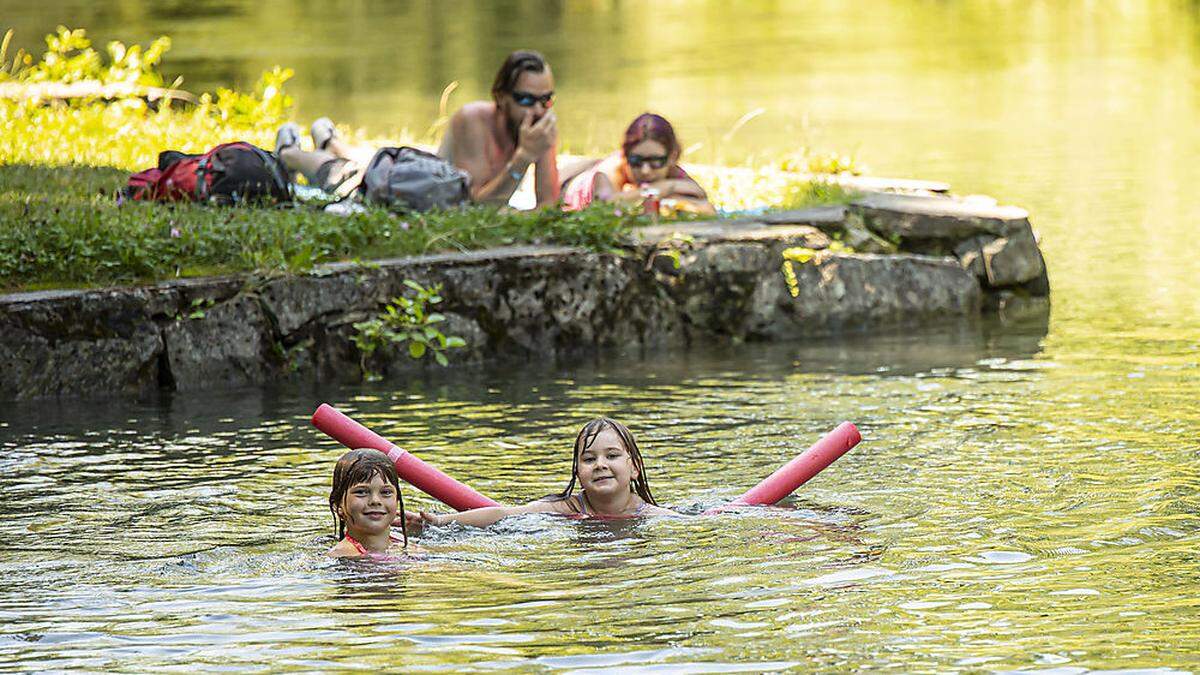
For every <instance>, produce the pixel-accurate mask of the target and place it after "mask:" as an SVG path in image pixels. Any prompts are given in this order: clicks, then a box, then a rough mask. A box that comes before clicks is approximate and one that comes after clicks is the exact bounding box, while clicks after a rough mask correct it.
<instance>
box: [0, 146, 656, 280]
mask: <svg viewBox="0 0 1200 675" xmlns="http://www.w3.org/2000/svg"><path fill="white" fill-rule="evenodd" d="M124 178H125V174H124V172H122V171H118V170H115V169H103V168H84V167H38V166H28V165H15V166H4V167H0V223H3V226H0V288H2V289H5V290H8V291H13V290H21V289H37V288H48V287H76V286H95V285H112V284H132V283H142V282H149V281H156V280H162V279H169V278H174V277H180V276H196V275H211V274H224V273H232V272H241V271H251V270H253V271H258V272H262V273H275V272H295V271H304V270H307V269H309V268H311V267H312V266H313V265H315V264H319V263H323V262H329V261H336V260H351V259H364V260H365V259H371V258H384V257H391V256H403V255H416V254H423V253H431V252H437V251H465V250H470V249H480V248H487V247H493V246H502V245H508V244H518V243H547V244H562V245H568V246H581V247H586V248H591V249H596V250H604V249H607V248H610V247H612V246H614V245H616V244H617V243H618V242H619V241H620V240H621V238H622V236H623V235H624V234H625V233H626V232H627V231H628V230H629V228H630V227H632V226H633V225H634V224H635V219H634V218H633V217H632V216H630V215H624V216H616V215H614V214H613V212H612V210H611V209H610V208H604V207H596V208H592V209H588V210H585V211H582V212H579V213H570V214H567V213H561V212H557V211H538V212H521V213H505V212H501V211H498V210H497V209H494V208H489V207H482V206H473V207H468V208H464V209H461V210H459V209H456V210H449V211H442V212H432V213H426V214H420V215H411V216H397V215H395V214H392V213H390V212H388V211H385V210H382V209H372V210H369V211H368V212H367V213H364V214H359V215H354V216H350V217H339V216H332V215H328V214H325V213H322V212H320V211H318V210H315V209H313V208H311V207H307V206H296V207H285V208H252V207H234V208H214V207H205V206H199V205H195V204H147V203H130V202H126V203H124V204H122V205H119V206H118V205H117V204H116V203H115V201H114V200H113V197H112V194H113V191H114V190H115V189H116V188H117V187H119V186H120V185H122V184H123V182H124Z"/></svg>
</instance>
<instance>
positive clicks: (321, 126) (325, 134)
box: [308, 117, 337, 150]
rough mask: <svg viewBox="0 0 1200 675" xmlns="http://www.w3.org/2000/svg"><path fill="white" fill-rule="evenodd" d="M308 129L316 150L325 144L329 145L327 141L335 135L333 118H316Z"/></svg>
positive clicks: (335, 129)
mask: <svg viewBox="0 0 1200 675" xmlns="http://www.w3.org/2000/svg"><path fill="white" fill-rule="evenodd" d="M308 131H309V133H311V134H312V139H313V145H314V146H316V148H317V149H318V150H324V149H325V146H327V145H329V141H331V140H333V139H334V137H336V136H337V127H335V126H333V120H331V119H329V118H328V117H321V118H319V119H317V121H315V122H313V123H312V127H310V128H309V130H308Z"/></svg>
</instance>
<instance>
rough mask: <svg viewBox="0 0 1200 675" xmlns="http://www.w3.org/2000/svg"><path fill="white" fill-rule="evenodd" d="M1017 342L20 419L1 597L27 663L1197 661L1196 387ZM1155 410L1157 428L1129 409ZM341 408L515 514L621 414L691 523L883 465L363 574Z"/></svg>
mask: <svg viewBox="0 0 1200 675" xmlns="http://www.w3.org/2000/svg"><path fill="white" fill-rule="evenodd" d="M997 330H998V329H997V328H996V327H994V326H984V327H969V326H964V327H957V328H952V329H949V330H943V331H932V332H928V333H917V334H912V335H893V336H884V337H881V338H875V339H867V338H851V339H843V340H836V341H832V340H831V341H817V342H812V343H808V344H804V345H794V344H793V345H781V344H777V345H769V346H767V345H743V346H736V347H723V348H712V349H708V348H697V349H694V350H691V351H689V352H688V353H687V354H684V355H676V354H660V353H654V354H648V355H644V356H638V355H637V354H627V355H624V357H621V358H618V357H616V356H614V355H607V356H603V357H601V358H599V359H596V360H592V361H589V362H587V363H583V364H579V365H578V366H576V367H571V368H553V367H544V366H543V367H535V368H530V367H522V368H520V369H517V370H514V369H512V368H511V367H503V366H497V367H493V368H489V369H487V370H485V371H479V372H466V371H460V372H454V373H451V374H450V375H449V377H444V378H443V377H440V376H439V379H437V380H424V381H418V382H413V383H410V384H409V386H407V387H405V388H404V389H403V390H391V389H389V388H388V387H386V386H382V385H377V386H370V387H361V388H358V389H338V390H329V391H324V392H294V391H293V392H283V393H270V392H268V393H262V394H260V393H252V392H247V393H241V394H228V395H217V394H213V395H207V396H190V397H187V398H186V399H183V398H180V399H176V400H175V401H172V402H165V403H164V404H162V405H138V404H111V405H108V406H102V407H95V408H93V407H90V406H84V407H83V408H82V409H78V410H77V409H76V408H77V407H78V406H77V405H74V404H62V405H56V404H50V405H47V404H39V405H37V406H18V407H17V408H15V409H13V410H12V412H14V413H21V412H24V411H32V410H34V409H35V408H36V409H37V410H39V416H38V418H37V419H36V421H35V420H34V418H32V417H31V416H24V417H22V418H20V419H19V420H18V419H13V420H10V421H7V422H6V424H7V425H8V426H7V428H6V432H7V433H6V437H7V438H8V439H9V440H8V441H7V442H6V443H5V448H4V459H3V463H4V466H3V469H4V470H3V475H4V478H3V479H0V480H2V482H3V491H2V493H0V494H3V497H2V498H3V500H4V509H5V512H6V513H8V514H11V515H10V516H9V517H7V518H6V519H5V520H4V522H3V525H2V526H0V536H2V537H3V540H4V541H5V542H7V548H6V552H5V555H4V559H3V563H2V568H3V573H4V575H5V577H6V578H7V579H14V580H19V582H20V586H19V587H18V586H15V585H8V586H6V588H5V590H4V591H3V595H4V601H3V606H4V609H3V610H2V612H3V613H2V614H0V617H2V618H0V620H2V621H3V622H4V625H5V627H6V633H7V634H8V635H9V637H8V638H6V639H5V640H4V641H3V642H0V663H7V664H9V665H16V664H32V663H38V664H40V665H39V667H63V668H67V667H71V668H76V667H91V668H106V667H113V666H114V665H115V664H117V663H120V664H123V666H124V667H133V668H135V669H152V668H160V667H164V666H167V665H169V664H177V663H189V664H194V665H200V666H204V665H207V666H210V667H215V666H217V665H226V666H234V667H248V666H250V665H252V664H255V663H263V662H266V661H269V662H270V663H271V664H272V665H273V666H275V667H280V668H285V667H294V668H317V669H321V668H330V667H334V666H338V665H346V664H348V663H350V662H353V663H355V664H359V665H363V666H366V667H370V666H378V667H390V668H398V667H402V668H403V669H405V670H420V669H425V668H430V669H454V668H457V667H466V666H468V665H469V666H471V667H473V668H478V669H495V668H501V669H502V668H513V667H531V666H543V667H546V668H567V669H589V668H603V667H610V666H615V665H623V666H639V667H647V666H653V665H656V664H657V665H662V666H666V665H667V664H672V665H673V667H677V668H682V669H702V668H706V667H715V666H718V665H720V666H722V667H724V666H732V665H734V664H740V665H743V666H746V667H748V668H750V669H784V668H788V667H791V665H792V664H804V665H805V666H806V667H810V668H811V667H819V668H831V669H842V668H862V667H884V666H887V665H901V666H903V667H904V668H905V669H921V668H931V669H945V668H976V667H986V668H989V669H990V668H1000V669H1009V668H1039V667H1052V666H1058V665H1063V664H1073V665H1082V666H1084V667H1118V666H1120V667H1148V666H1161V665H1183V664H1189V663H1194V662H1195V658H1196V654H1195V653H1194V651H1193V646H1192V645H1194V644H1195V640H1196V639H1197V638H1200V634H1197V632H1196V628H1195V627H1196V626H1197V625H1200V622H1198V621H1197V619H1200V606H1198V605H1200V603H1198V602H1197V600H1196V599H1195V598H1196V595H1195V594H1194V593H1189V592H1187V590H1188V589H1191V588H1194V584H1195V582H1196V577H1197V575H1198V574H1200V563H1197V561H1196V559H1195V555H1194V552H1195V549H1196V546H1197V543H1198V539H1200V537H1198V536H1197V532H1198V530H1200V471H1197V470H1196V469H1195V468H1194V467H1195V466H1197V463H1196V459H1197V455H1200V444H1197V441H1196V440H1195V439H1196V436H1197V430H1200V419H1197V415H1196V412H1195V411H1194V410H1191V411H1186V410H1175V409H1171V408H1159V409H1160V410H1162V411H1163V413H1155V412H1153V406H1154V405H1155V403H1154V396H1155V394H1154V392H1155V391H1158V390H1166V391H1169V392H1172V393H1179V392H1178V389H1179V386H1180V382H1183V383H1185V384H1184V385H1183V386H1185V387H1188V386H1190V387H1191V388H1192V389H1191V391H1192V393H1193V394H1195V393H1196V388H1195V382H1196V381H1197V380H1196V375H1197V374H1198V373H1197V372H1196V371H1197V366H1196V364H1195V363H1192V364H1191V365H1190V366H1189V365H1187V364H1185V363H1182V362H1174V361H1172V359H1171V358H1169V357H1168V358H1165V359H1162V361H1164V362H1165V363H1162V364H1160V365H1159V366H1155V367H1152V366H1151V364H1150V363H1149V362H1148V361H1147V359H1146V357H1145V356H1139V357H1135V358H1132V359H1129V360H1124V359H1114V358H1110V359H1108V360H1107V361H1106V363H1107V364H1108V365H1107V367H1106V368H1104V369H1099V368H1097V367H1096V364H1094V363H1092V362H1090V361H1087V362H1085V363H1084V365H1083V366H1082V367H1081V366H1079V365H1077V361H1079V359H1081V358H1082V356H1079V355H1069V354H1064V355H1063V356H1064V358H1056V357H1055V355H1054V354H1050V353H1046V352H1043V351H1040V348H1039V343H1040V341H1041V340H1042V339H1043V333H1042V331H1043V330H1044V325H1043V327H1042V328H1039V326H1038V324H1037V322H1036V321H1035V322H1033V323H1032V324H1029V325H1025V326H1018V327H1010V328H1008V329H1005V330H1004V331H1002V332H996V331H997ZM1149 361H1151V362H1154V363H1158V360H1156V359H1149ZM841 362H845V363H846V364H856V365H855V367H850V366H843V365H840V364H841ZM806 364H813V365H812V366H811V367H810V366H808V365H806ZM884 364H886V365H884ZM1131 373H1142V374H1143V375H1142V376H1139V377H1134V378H1130V377H1129V375H1130V374H1131ZM1135 397H1140V399H1141V400H1143V401H1146V402H1147V403H1149V408H1150V409H1149V410H1148V409H1146V408H1143V407H1140V406H1136V405H1114V404H1113V403H1112V402H1111V401H1115V400H1123V401H1130V402H1132V401H1133V400H1135ZM321 400H328V401H330V402H332V403H334V404H335V405H338V406H340V407H342V408H344V409H346V410H348V411H350V412H352V413H353V414H354V415H355V416H357V417H358V418H360V419H363V420H366V421H369V422H370V424H371V425H372V426H373V427H374V428H376V429H377V430H379V431H380V432H381V433H383V434H384V435H386V436H388V437H390V438H393V439H395V440H397V441H399V442H400V443H401V444H403V445H405V446H406V447H407V448H409V449H410V450H413V451H414V452H416V453H418V454H419V455H420V456H422V457H423V458H426V459H428V460H430V461H431V462H433V463H435V464H436V465H438V466H440V467H442V468H444V469H446V470H447V471H448V472H449V473H451V474H452V475H455V476H457V477H460V478H462V479H464V480H466V481H468V482H469V483H471V484H472V485H473V486H475V487H476V488H478V489H479V490H480V491H482V492H484V493H485V494H488V495H490V496H493V497H495V498H498V499H501V500H505V501H523V500H527V499H531V498H535V497H538V496H541V495H544V494H547V493H549V492H552V491H557V490H559V489H561V487H562V485H563V484H564V483H565V480H566V472H567V471H568V470H569V455H568V452H569V451H568V448H569V443H570V439H571V438H573V435H574V431H575V429H576V428H577V427H578V425H580V424H581V423H582V422H583V421H584V420H585V419H586V418H587V417H589V416H591V415H595V414H600V413H609V414H612V415H615V416H617V417H618V418H620V419H623V420H626V421H628V422H629V423H630V425H631V426H632V428H633V431H634V432H635V434H636V435H637V436H638V438H639V442H640V443H641V444H642V446H643V450H644V452H645V454H646V456H647V467H648V471H649V476H650V479H651V485H652V487H653V488H654V490H655V493H656V494H657V495H658V496H659V498H660V501H661V502H663V503H665V504H670V505H674V506H677V507H679V508H681V509H683V510H684V511H687V512H689V513H698V512H699V511H701V510H703V509H705V508H708V507H711V506H714V505H717V504H720V503H722V502H724V501H725V500H727V499H729V498H731V497H734V496H736V495H737V494H739V493H740V492H741V491H742V490H744V489H745V488H747V487H749V486H750V485H752V484H753V483H754V482H756V481H757V479H759V478H761V477H762V476H764V475H766V474H767V473H769V472H770V471H771V470H773V469H774V468H775V467H776V466H778V465H779V464H780V463H782V462H783V461H786V460H787V459H789V458H790V457H791V456H793V455H794V454H795V453H796V452H798V451H799V450H800V449H803V447H805V446H807V445H808V444H809V443H810V442H812V441H813V440H815V439H816V438H817V437H818V436H819V435H821V434H822V433H823V432H824V431H826V430H828V429H830V428H832V427H833V426H834V425H836V423H837V422H838V421H840V420H842V419H852V420H855V421H856V422H857V423H858V424H859V426H860V428H861V429H862V430H863V436H864V442H863V443H862V444H861V445H860V446H859V447H858V448H856V449H855V450H854V451H852V452H851V453H850V454H848V455H847V456H845V457H844V458H842V459H841V460H839V461H838V462H837V463H836V464H835V465H834V466H833V467H832V468H830V469H829V470H828V471H826V472H825V473H824V474H822V475H821V476H820V477H819V478H817V479H816V480H814V481H813V482H812V483H810V484H809V485H808V486H806V487H804V488H803V489H802V490H801V491H800V492H799V493H797V494H796V495H795V496H794V497H793V498H791V499H790V500H788V501H787V502H785V503H784V504H782V505H781V506H780V507H777V508H755V509H749V508H748V509H739V510H735V511H731V512H726V513H724V514H722V515H719V516H708V517H691V518H684V519H678V520H676V519H661V520H654V521H640V522H607V523H605V522H577V521H569V520H563V519H559V518H555V517H551V516H525V517H521V518H516V519H511V520H508V521H505V522H503V523H500V524H499V525H497V526H495V527H493V528H491V529H489V530H486V531H480V530H470V529H464V528H457V527H455V528H443V529H438V530H435V531H433V532H431V533H429V535H428V536H426V537H423V538H422V541H421V545H422V547H423V548H424V551H423V552H422V553H420V554H417V555H413V556H409V557H407V558H401V559H397V560H392V561H389V562H382V563H364V562H345V561H341V562H333V561H329V560H326V559H325V558H324V557H323V555H322V554H323V552H324V550H325V548H326V547H327V546H328V545H329V544H330V543H331V542H332V539H331V537H330V527H331V524H330V522H329V517H328V513H327V511H326V509H325V508H324V500H325V493H326V490H327V483H328V474H329V472H330V467H331V466H332V461H333V459H334V458H336V456H337V455H338V454H339V451H338V449H337V448H336V446H335V445H334V444H333V443H332V442H331V441H329V440H328V439H326V438H324V437H322V436H320V435H319V434H318V433H317V432H315V431H313V430H312V429H311V428H310V427H309V426H308V425H307V420H306V415H307V414H308V413H309V412H311V409H312V408H314V407H315V405H316V403H318V402H319V401H321ZM1165 413H1169V414H1165ZM406 502H407V504H408V506H409V508H410V509H412V508H429V507H432V506H433V504H432V503H431V502H430V500H429V499H428V498H427V497H425V496H424V495H420V494H419V493H416V492H415V491H413V490H411V489H409V490H406Z"/></svg>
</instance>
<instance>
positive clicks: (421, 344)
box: [351, 279, 467, 378]
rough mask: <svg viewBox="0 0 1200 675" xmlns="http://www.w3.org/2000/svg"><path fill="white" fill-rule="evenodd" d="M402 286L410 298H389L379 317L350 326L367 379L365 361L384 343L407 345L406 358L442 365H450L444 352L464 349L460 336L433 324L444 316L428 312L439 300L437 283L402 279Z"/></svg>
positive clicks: (440, 286) (369, 373)
mask: <svg viewBox="0 0 1200 675" xmlns="http://www.w3.org/2000/svg"><path fill="white" fill-rule="evenodd" d="M404 285H405V286H407V287H408V288H409V289H410V290H411V291H412V292H413V293H412V296H411V297H409V296H407V295H402V296H399V297H396V298H393V299H392V301H391V302H390V303H388V304H387V305H386V306H385V307H384V308H383V311H382V312H380V314H379V316H377V317H375V318H373V319H368V320H366V321H360V322H358V323H356V324H354V330H355V334H354V336H353V337H352V338H351V340H352V341H353V342H354V345H355V346H356V347H358V350H359V355H360V357H359V364H360V365H361V366H362V370H363V373H364V374H365V375H366V376H367V377H368V378H373V377H375V375H374V374H373V373H371V372H370V371H369V369H368V368H367V359H368V358H369V357H370V356H371V355H372V354H374V353H375V351H376V350H378V349H379V348H380V347H383V346H385V345H388V344H396V345H399V344H403V343H408V355H409V356H410V357H412V358H414V359H419V358H421V357H423V356H425V355H426V354H433V358H434V360H435V361H437V362H438V364H440V365H442V366H446V365H449V363H450V362H449V360H448V359H447V358H446V351H447V350H449V349H456V348H459V347H465V346H467V342H466V340H463V339H462V338H461V337H457V336H447V335H445V334H443V333H442V332H441V330H439V329H438V328H437V324H439V323H442V322H443V321H445V320H446V317H445V316H443V315H441V314H439V313H437V312H431V311H429V308H430V306H432V305H436V304H439V303H441V301H442V296H441V295H439V293H441V290H442V285H441V284H437V285H435V286H432V287H430V288H426V287H424V286H422V285H421V284H419V283H417V282H415V281H413V280H412V279H405V280H404Z"/></svg>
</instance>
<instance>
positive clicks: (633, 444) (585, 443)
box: [547, 417, 658, 506]
mask: <svg viewBox="0 0 1200 675" xmlns="http://www.w3.org/2000/svg"><path fill="white" fill-rule="evenodd" d="M605 429H612V430H613V431H615V432H617V436H619V437H620V438H621V443H622V444H623V445H624V446H625V452H628V453H629V458H630V460H632V461H633V466H634V468H635V469H637V477H636V478H634V479H633V482H631V483H630V487H631V488H632V489H633V491H634V492H636V493H637V495H638V496H639V497H641V498H642V501H645V502H646V503H647V504H653V505H655V506H658V502H657V501H655V500H654V495H652V494H650V483H649V482H648V481H647V480H646V467H645V465H644V464H643V463H642V451H641V450H638V446H637V441H635V440H633V434H631V433H629V429H626V428H625V425H624V424H621V423H620V422H618V421H616V420H614V419H610V418H608V417H597V418H596V419H594V420H592V421H591V422H588V423H587V424H585V425H583V428H582V429H580V430H579V435H578V436H576V437H575V447H574V451H573V452H572V453H571V482H569V483H567V487H566V489H564V490H563V491H562V492H560V493H558V494H555V495H550V496H549V497H547V499H550V500H553V501H562V500H564V499H569V498H570V497H571V493H572V492H574V491H575V481H576V480H577V477H576V475H575V473H576V471H577V470H578V469H579V456H580V455H582V454H583V451H584V450H587V449H588V448H590V447H591V446H592V443H594V442H595V441H596V437H597V436H599V435H600V432H601V431H604V430H605Z"/></svg>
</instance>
